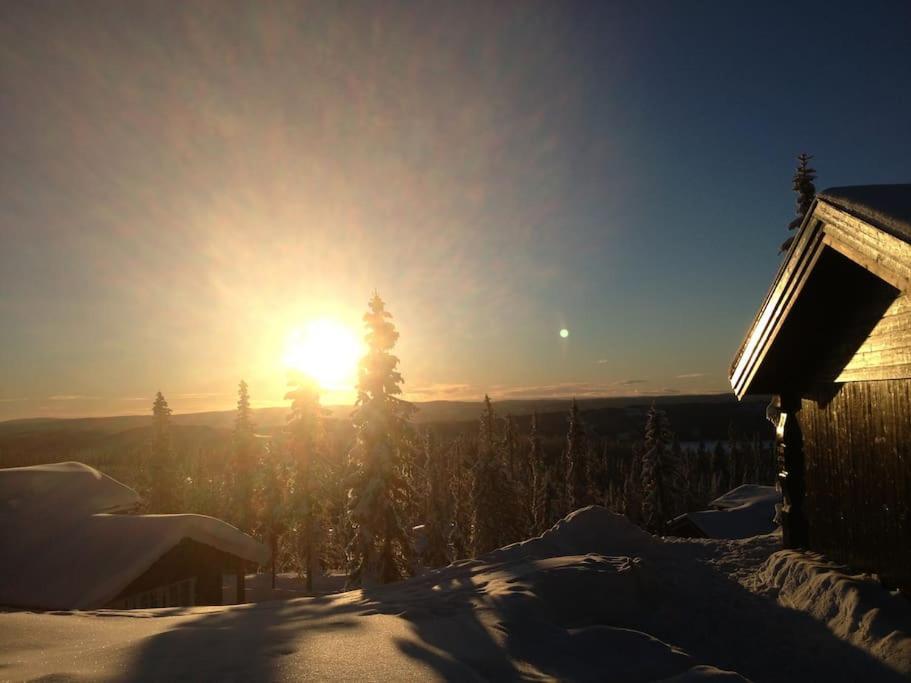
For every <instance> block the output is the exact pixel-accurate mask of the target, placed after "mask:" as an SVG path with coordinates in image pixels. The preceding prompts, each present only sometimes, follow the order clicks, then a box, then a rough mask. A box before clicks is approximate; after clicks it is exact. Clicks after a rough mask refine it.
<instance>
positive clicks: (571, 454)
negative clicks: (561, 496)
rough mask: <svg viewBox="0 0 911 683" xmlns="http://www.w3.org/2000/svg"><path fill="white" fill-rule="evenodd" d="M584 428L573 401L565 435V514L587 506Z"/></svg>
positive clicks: (586, 451)
mask: <svg viewBox="0 0 911 683" xmlns="http://www.w3.org/2000/svg"><path fill="white" fill-rule="evenodd" d="M588 456H589V453H588V443H587V440H586V438H585V426H584V425H583V424H582V416H581V415H580V414H579V405H578V403H576V399H573V402H572V406H571V407H570V409H569V429H568V430H567V433H566V451H565V456H564V457H565V459H566V486H567V489H566V500H567V503H568V506H567V512H572V511H573V510H575V509H576V508H579V507H582V506H583V505H588V504H589V502H590V501H589V491H590V488H591V483H590V480H589V475H590V467H589V462H588Z"/></svg>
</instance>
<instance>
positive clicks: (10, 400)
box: [0, 398, 31, 403]
mask: <svg viewBox="0 0 911 683" xmlns="http://www.w3.org/2000/svg"><path fill="white" fill-rule="evenodd" d="M30 400H31V399H30V398H0V403H18V402H19V401H30Z"/></svg>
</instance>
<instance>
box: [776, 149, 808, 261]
mask: <svg viewBox="0 0 911 683" xmlns="http://www.w3.org/2000/svg"><path fill="white" fill-rule="evenodd" d="M812 158H813V157H812V156H810V155H809V154H807V153H806V152H801V153H800V154H799V155H798V156H797V170H796V171H794V177H793V178H792V179H791V188H792V189H793V190H794V192H795V193H796V194H797V215H796V216H795V218H794V220H792V221H791V222H790V224H789V225H788V230H792V231H793V230H796V229H797V228H799V227H800V226H801V224H802V223H803V219H804V218H805V217H806V215H807V213H809V211H810V207H812V206H813V200H814V199H815V198H816V186H815V185H814V184H813V181H814V180H816V169H815V168H810V159H812ZM795 236H796V235H791V236H790V237H788V239H786V240H785V241H784V242H783V243H782V245H781V247H779V249H778V251H779V253H781V252H784V251H787V250H788V249H790V248H791V244H792V243H793V242H794V237H795Z"/></svg>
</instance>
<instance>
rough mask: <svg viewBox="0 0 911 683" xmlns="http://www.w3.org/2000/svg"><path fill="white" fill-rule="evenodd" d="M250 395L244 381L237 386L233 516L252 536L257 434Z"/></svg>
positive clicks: (240, 526)
mask: <svg viewBox="0 0 911 683" xmlns="http://www.w3.org/2000/svg"><path fill="white" fill-rule="evenodd" d="M253 430H254V426H253V410H252V409H251V408H250V391H249V387H248V386H247V383H246V382H245V381H244V380H241V381H240V384H238V385H237V413H236V414H235V416H234V444H233V445H234V462H233V467H232V475H233V480H234V481H233V486H232V493H233V496H232V497H233V499H234V500H233V506H232V507H233V513H234V514H233V516H234V519H236V520H237V526H238V527H239V528H240V529H241V530H243V531H247V532H249V531H250V530H251V528H252V524H253V511H252V501H251V498H252V487H253V463H254V459H255V457H256V452H255V451H256V438H255V436H254V433H253Z"/></svg>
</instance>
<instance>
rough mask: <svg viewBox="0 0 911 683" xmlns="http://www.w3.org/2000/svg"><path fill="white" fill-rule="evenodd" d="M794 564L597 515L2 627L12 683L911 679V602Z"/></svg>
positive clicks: (816, 566) (759, 544)
mask: <svg viewBox="0 0 911 683" xmlns="http://www.w3.org/2000/svg"><path fill="white" fill-rule="evenodd" d="M777 548H778V538H777V537H776V536H774V535H769V536H759V537H755V538H750V539H745V540H740V541H719V540H708V539H698V540H695V539H669V540H667V541H661V540H659V539H654V538H652V537H651V536H649V535H647V534H646V533H644V532H643V531H641V530H640V529H638V528H637V527H634V526H632V525H631V524H629V523H628V522H627V521H626V520H625V519H624V518H622V517H618V516H616V515H613V514H611V513H609V512H607V511H606V510H604V509H602V508H585V509H583V510H580V511H578V512H576V513H574V514H573V515H571V516H570V517H568V518H567V519H565V520H563V521H561V522H560V523H558V524H557V526H555V527H554V528H553V529H551V530H550V531H548V532H547V533H546V534H544V535H543V536H541V537H538V538H534V539H531V540H529V541H526V542H525V543H521V544H516V545H512V546H508V547H506V548H504V549H501V550H499V551H496V552H494V553H491V554H489V555H487V556H485V557H483V558H481V559H479V560H468V561H463V562H459V563H456V564H454V565H451V566H449V567H447V568H444V569H441V570H438V571H434V572H430V573H427V574H425V575H423V576H420V577H417V578H415V579H412V580H409V581H406V582H403V583H401V584H396V585H392V586H387V587H382V588H376V589H368V590H364V591H352V592H348V593H340V594H334V595H324V596H319V597H313V598H294V599H289V600H274V601H268V602H260V603H255V604H249V605H239V606H232V607H211V608H192V609H160V610H147V611H142V612H73V613H41V614H38V613H28V612H6V613H0V679H3V680H21V679H33V678H44V679H46V680H160V681H161V680H167V681H179V680H185V681H191V680H192V681H199V680H219V681H231V680H234V681H241V680H263V681H280V680H330V679H331V680H358V681H387V682H388V681H407V680H414V681H428V680H459V681H463V680H548V679H560V680H571V681H616V682H618V683H622V682H626V681H629V682H633V681H636V682H640V681H701V680H710V681H739V680H753V681H899V680H907V679H905V678H904V676H902V675H901V674H900V673H898V671H905V672H906V673H907V672H911V664H909V662H911V651H909V647H908V644H909V642H911V640H909V637H908V632H909V631H911V628H909V626H911V610H909V607H908V603H907V601H905V600H904V598H901V597H898V596H893V595H891V594H889V593H888V592H886V591H884V590H883V589H881V588H879V586H877V585H876V584H875V582H873V581H870V580H868V579H866V578H865V577H848V576H845V575H844V574H843V573H841V572H840V570H839V568H837V567H835V566H833V565H829V564H826V563H824V562H822V561H821V560H820V559H818V558H817V559H815V560H814V559H813V558H812V557H810V556H804V555H798V554H794V553H783V552H778V553H776V552H775V551H776V550H777ZM773 553H774V554H773ZM279 587H280V588H281V586H279ZM291 590H292V589H291V588H290V587H289V588H288V591H289V592H290V591H291ZM787 605H792V606H794V607H797V608H800V609H792V608H791V607H789V606H787ZM814 609H815V610H816V611H815V612H814V613H813V614H810V613H809V612H810V611H813V610H814ZM903 626H904V627H903Z"/></svg>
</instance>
